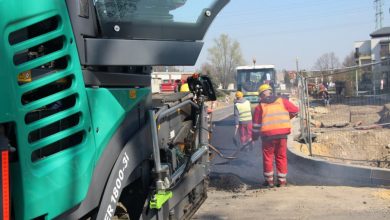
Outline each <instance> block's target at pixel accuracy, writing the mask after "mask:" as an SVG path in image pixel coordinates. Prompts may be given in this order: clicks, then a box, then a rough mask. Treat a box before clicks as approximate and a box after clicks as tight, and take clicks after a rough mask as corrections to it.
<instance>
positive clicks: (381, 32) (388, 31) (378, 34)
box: [370, 27, 390, 38]
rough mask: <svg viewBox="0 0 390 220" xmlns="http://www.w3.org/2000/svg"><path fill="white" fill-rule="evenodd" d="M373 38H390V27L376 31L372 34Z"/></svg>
mask: <svg viewBox="0 0 390 220" xmlns="http://www.w3.org/2000/svg"><path fill="white" fill-rule="evenodd" d="M370 36H371V37H372V38H376V37H389V36H390V27H383V28H381V29H379V30H376V31H374V32H372V33H371V34H370Z"/></svg>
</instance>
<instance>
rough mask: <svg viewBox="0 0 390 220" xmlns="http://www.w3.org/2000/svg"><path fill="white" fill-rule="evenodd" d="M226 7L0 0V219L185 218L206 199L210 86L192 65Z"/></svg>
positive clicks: (212, 1)
mask: <svg viewBox="0 0 390 220" xmlns="http://www.w3.org/2000/svg"><path fill="white" fill-rule="evenodd" d="M227 3H228V0H207V1H201V2H198V1H186V0H164V1H160V0H39V1H33V0H18V1H2V0H0V33H1V34H0V36H2V40H1V42H0V66H1V70H0V91H1V97H0V102H1V105H0V151H1V158H0V159H1V173H0V174H1V187H0V190H1V191H0V196H1V202H0V209H1V213H0V215H1V219H4V220H8V219H34V220H40V219H112V218H114V217H115V216H116V217H120V218H121V219H123V218H128V219H189V218H190V217H191V216H192V215H193V214H194V212H195V211H196V210H197V209H198V208H199V206H200V205H201V204H202V202H203V201H204V200H205V199H206V196H207V194H206V186H207V176H208V169H209V168H208V147H207V146H208V138H207V136H208V135H207V134H208V128H207V123H206V122H207V121H206V113H205V112H206V107H205V105H204V102H205V101H207V100H214V99H215V93H214V91H213V88H212V85H211V82H210V80H209V79H208V78H207V77H205V76H194V77H189V79H188V82H189V86H190V90H191V92H190V93H177V94H169V95H165V96H164V95H161V96H159V97H155V98H154V97H152V95H151V89H150V84H151V70H152V66H154V65H156V66H157V65H159V66H170V65H180V66H185V65H194V63H195V62H196V59H197V57H198V55H199V53H200V50H201V48H202V45H203V43H202V42H201V40H202V39H203V37H204V35H205V32H206V31H207V29H208V27H209V25H210V24H211V22H212V20H213V19H214V18H215V16H216V15H217V14H218V13H219V11H220V10H221V9H222V8H223V7H224V6H225V5H226V4H227Z"/></svg>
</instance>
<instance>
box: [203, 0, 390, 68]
mask: <svg viewBox="0 0 390 220" xmlns="http://www.w3.org/2000/svg"><path fill="white" fill-rule="evenodd" d="M383 2H384V5H383V17H384V19H383V26H390V21H389V19H390V14H389V7H390V2H389V1H387V0H386V1H383ZM374 30H375V9H374V3H373V0H315V1H313V0H312V1H308V0H231V1H230V3H229V4H228V5H227V6H226V7H225V8H224V9H223V11H222V12H221V13H220V14H219V15H218V16H217V18H216V19H215V20H214V22H213V24H212V25H211V27H210V29H209V30H208V32H207V34H206V36H205V39H204V42H205V45H204V47H203V50H202V53H201V54H200V56H199V59H198V61H197V63H196V67H199V66H201V64H202V63H204V62H206V61H207V49H208V48H210V47H211V46H212V43H213V39H214V38H218V36H219V35H220V34H222V33H224V34H228V35H229V36H230V37H231V38H233V39H235V40H237V41H238V42H239V43H240V44H241V49H242V53H243V55H244V59H245V60H246V61H247V62H248V63H249V62H252V61H251V60H252V58H253V57H255V58H256V60H257V64H275V65H276V66H277V68H278V69H283V68H285V69H295V60H296V57H298V60H299V67H300V68H301V69H312V67H313V65H314V62H315V61H316V59H317V58H318V57H319V56H321V55H322V54H324V53H327V52H334V53H335V54H336V56H337V57H338V58H339V60H340V61H341V62H342V61H343V60H344V58H345V56H346V55H348V54H349V53H350V52H351V51H352V50H353V44H354V41H357V40H367V39H369V38H370V36H369V34H370V33H372V32H373V31H374Z"/></svg>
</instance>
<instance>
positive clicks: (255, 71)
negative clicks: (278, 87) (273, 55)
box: [236, 65, 276, 103]
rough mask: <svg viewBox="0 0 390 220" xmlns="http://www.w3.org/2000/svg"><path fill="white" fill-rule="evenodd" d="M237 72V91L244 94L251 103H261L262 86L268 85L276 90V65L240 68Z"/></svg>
mask: <svg viewBox="0 0 390 220" xmlns="http://www.w3.org/2000/svg"><path fill="white" fill-rule="evenodd" d="M236 71H237V74H236V76H237V90H238V91H241V92H243V93H244V97H245V98H246V99H247V100H248V101H250V102H251V103H258V102H259V93H258V92H257V90H258V88H259V86H260V85H262V84H264V83H268V84H270V85H271V86H272V88H273V89H275V88H274V83H275V80H276V70H275V66H274V65H252V66H238V67H237V68H236Z"/></svg>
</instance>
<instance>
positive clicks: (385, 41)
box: [354, 27, 390, 89]
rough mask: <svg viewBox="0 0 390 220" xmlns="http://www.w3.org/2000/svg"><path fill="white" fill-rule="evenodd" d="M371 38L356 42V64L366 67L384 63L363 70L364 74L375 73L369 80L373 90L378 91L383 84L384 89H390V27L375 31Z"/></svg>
mask: <svg viewBox="0 0 390 220" xmlns="http://www.w3.org/2000/svg"><path fill="white" fill-rule="evenodd" d="M370 36H371V40H365V41H356V42H355V45H354V47H355V58H356V64H357V65H364V64H369V63H371V62H380V61H382V63H381V64H378V65H375V66H373V68H370V67H366V68H363V69H362V70H363V74H364V73H365V72H372V73H374V74H371V75H370V79H369V80H371V84H372V87H373V88H376V89H378V88H379V87H380V85H381V84H382V86H381V87H382V89H383V87H384V88H390V60H389V58H390V47H389V44H390V27H384V28H381V29H379V30H377V31H374V32H373V33H371V34H370ZM363 77H364V76H363ZM361 80H364V78H362V79H361ZM369 80H368V81H369Z"/></svg>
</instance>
